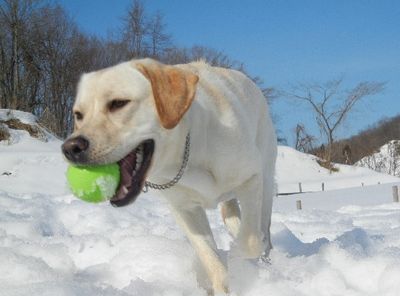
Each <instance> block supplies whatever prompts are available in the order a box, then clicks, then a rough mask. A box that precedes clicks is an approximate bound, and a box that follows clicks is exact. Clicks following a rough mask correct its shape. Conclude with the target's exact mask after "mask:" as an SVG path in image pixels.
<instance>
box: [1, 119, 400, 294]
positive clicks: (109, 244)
mask: <svg viewBox="0 0 400 296" xmlns="http://www.w3.org/2000/svg"><path fill="white" fill-rule="evenodd" d="M0 115H1V112H0ZM0 118H1V116H0ZM12 135H13V141H12V143H13V144H12V145H9V144H8V143H5V142H0V295H1V296H3V295H4V296H5V295H7V296H11V295H52V296H53V295H66V296H67V295H68V296H71V295H79V296H82V295H115V296H119V295H123V296H126V295H146V296H147V295H149V296H152V295H154V296H155V295H163V296H178V295H199V296H200V295H206V292H205V291H204V290H203V289H202V288H200V287H199V285H198V282H197V280H196V272H195V271H196V270H199V266H198V262H197V261H196V259H195V255H194V252H193V250H192V248H191V247H190V245H189V243H188V242H187V240H186V238H185V236H184V235H183V233H182V232H181V230H180V229H179V228H178V227H177V226H176V225H175V222H174V220H173V218H172V217H171V215H170V213H169V210H168V208H167V205H166V203H165V202H164V201H163V199H162V197H160V196H158V195H157V194H156V193H155V192H150V193H148V194H142V196H140V197H139V198H138V200H137V202H135V203H134V204H133V205H131V206H129V207H125V208H113V207H111V206H110V205H109V204H107V203H104V204H99V205H93V204H87V203H84V202H82V201H79V200H77V199H75V198H74V197H73V196H72V195H71V194H70V193H69V192H68V189H67V188H66V186H65V177H64V172H65V169H66V164H65V163H64V161H63V159H62V157H61V155H60V153H59V146H60V141H58V140H57V139H54V138H50V140H49V141H48V142H47V143H44V142H40V141H39V140H37V139H33V138H31V137H29V136H28V134H27V132H24V131H15V130H14V131H12ZM277 167H278V176H277V179H278V185H279V187H280V191H281V192H284V191H286V192H289V191H296V190H297V189H298V187H297V186H298V185H297V183H298V182H302V183H303V189H304V190H305V191H313V190H319V189H320V188H321V187H320V184H321V182H325V184H326V189H327V191H325V192H317V193H306V194H301V195H291V196H279V197H277V198H276V199H275V203H274V211H273V223H272V241H273V244H274V249H273V251H272V252H271V256H270V257H271V264H270V265H261V266H260V265H258V264H256V263H254V262H249V261H241V260H238V259H236V258H228V259H227V260H228V263H229V268H230V282H231V287H232V289H233V290H235V292H236V294H237V295H246V296H247V295H274V296H292V295H293V296H294V295H296V296H298V295H300V296H301V295H316V296H317V295H318V296H324V295H360V296H361V295H377V296H378V295H379V296H381V295H387V296H391V295H393V296H395V295H396V296H397V295H399V293H400V292H399V291H400V280H399V278H400V204H398V203H393V202H392V197H391V186H392V185H393V184H398V185H400V182H399V181H400V180H399V179H398V178H394V177H390V176H387V175H383V174H378V173H375V172H372V171H369V170H367V169H363V168H352V167H345V166H343V167H340V172H339V173H337V174H334V175H329V173H327V172H326V171H324V169H322V168H320V167H319V166H318V165H316V166H315V165H314V162H313V161H312V157H311V156H308V155H304V154H299V153H298V152H296V151H293V150H292V149H290V148H287V147H280V149H279V160H278V165H277ZM3 173H6V174H3ZM378 182H380V183H382V184H380V185H377V183H378ZM361 183H364V184H365V186H364V187H360V184H361ZM369 184H373V185H371V186H368V185H369ZM313 186H314V187H313ZM356 186H357V187H356ZM298 199H301V200H302V202H303V210H302V211H298V210H296V209H295V202H296V200H298ZM208 214H209V216H210V219H211V221H212V223H211V224H212V229H213V232H214V234H215V237H216V240H217V243H218V246H219V248H220V249H221V254H222V255H226V254H227V250H228V249H229V246H230V243H231V238H230V237H229V235H228V234H227V232H226V230H225V228H224V226H223V225H222V222H221V219H220V217H219V212H218V211H210V212H209V213H208Z"/></svg>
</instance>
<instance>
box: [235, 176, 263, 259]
mask: <svg viewBox="0 0 400 296" xmlns="http://www.w3.org/2000/svg"><path fill="white" fill-rule="evenodd" d="M235 193H236V196H237V197H238V199H239V202H240V209H241V220H240V223H241V224H240V230H239V234H238V236H237V239H236V248H237V249H236V250H235V251H239V252H238V253H237V255H239V256H241V257H245V258H258V257H259V256H261V254H262V253H263V252H264V250H265V237H264V232H263V229H262V225H261V220H262V219H263V217H262V215H263V214H264V211H263V181H262V175H261V174H256V175H254V176H253V177H251V178H250V179H249V180H248V181H247V182H245V183H244V184H242V185H241V186H240V187H238V188H237V189H236V190H235ZM235 251H234V252H235Z"/></svg>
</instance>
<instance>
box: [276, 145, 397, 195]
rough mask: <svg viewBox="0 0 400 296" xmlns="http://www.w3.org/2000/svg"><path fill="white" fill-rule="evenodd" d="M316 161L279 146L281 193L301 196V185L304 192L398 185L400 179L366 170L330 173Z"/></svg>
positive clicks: (342, 169) (344, 169)
mask: <svg viewBox="0 0 400 296" xmlns="http://www.w3.org/2000/svg"><path fill="white" fill-rule="evenodd" d="M316 159H317V158H316V157H315V156H313V155H310V154H305V153H301V152H299V151H297V150H295V149H293V148H290V147H287V146H280V147H279V149H278V159H277V165H276V170H277V177H276V178H277V183H278V192H279V193H284V192H286V193H287V192H298V191H299V183H302V189H303V192H308V191H321V189H322V185H321V184H322V182H323V183H324V186H325V190H333V189H341V188H349V187H359V186H361V185H362V184H363V185H376V184H378V183H381V184H383V183H391V182H398V181H400V178H397V177H394V176H389V175H387V174H382V173H378V172H375V171H372V170H370V169H367V168H362V167H357V166H349V165H342V164H335V167H337V168H338V169H339V171H338V172H334V173H330V172H329V170H327V169H325V168H323V167H321V166H320V165H319V164H318V163H317V162H316Z"/></svg>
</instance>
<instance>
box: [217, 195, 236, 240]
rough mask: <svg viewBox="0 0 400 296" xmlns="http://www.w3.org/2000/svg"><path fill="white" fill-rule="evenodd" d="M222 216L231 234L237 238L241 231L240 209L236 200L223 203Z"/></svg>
mask: <svg viewBox="0 0 400 296" xmlns="http://www.w3.org/2000/svg"><path fill="white" fill-rule="evenodd" d="M221 215H222V220H224V223H225V225H226V227H227V228H228V231H229V233H230V234H231V235H232V236H233V237H234V238H236V237H237V236H238V233H239V229H240V208H239V204H238V201H237V199H236V198H234V199H231V200H228V201H224V202H223V203H222V205H221Z"/></svg>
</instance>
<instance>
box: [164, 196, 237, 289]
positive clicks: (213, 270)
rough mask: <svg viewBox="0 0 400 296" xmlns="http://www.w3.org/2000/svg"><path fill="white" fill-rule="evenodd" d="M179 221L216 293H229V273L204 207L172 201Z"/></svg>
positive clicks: (171, 204)
mask: <svg viewBox="0 0 400 296" xmlns="http://www.w3.org/2000/svg"><path fill="white" fill-rule="evenodd" d="M170 206H171V210H172V212H173V213H174V216H175V218H176V221H177V223H178V224H179V225H180V226H181V227H182V228H183V230H184V231H185V232H186V235H187V237H188V238H189V240H190V242H191V244H192V246H193V247H194V249H195V250H196V252H197V254H198V256H199V259H200V261H201V263H202V265H203V266H204V269H205V271H206V272H207V275H208V277H209V279H210V281H211V283H212V286H213V290H214V291H215V292H216V293H228V292H229V289H228V282H227V281H228V273H227V270H226V267H225V265H224V264H223V263H222V260H221V258H220V257H219V256H218V253H217V245H216V243H215V241H214V238H213V236H212V232H211V228H210V225H209V222H208V219H207V215H206V212H205V211H204V209H203V208H202V207H201V206H199V205H196V204H191V205H189V204H187V203H186V204H182V203H175V204H174V203H173V202H171V203H170Z"/></svg>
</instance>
